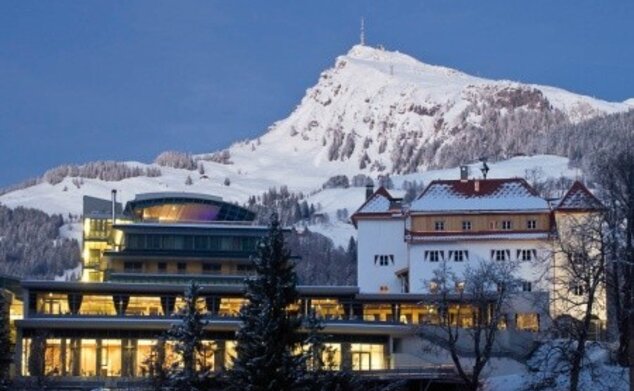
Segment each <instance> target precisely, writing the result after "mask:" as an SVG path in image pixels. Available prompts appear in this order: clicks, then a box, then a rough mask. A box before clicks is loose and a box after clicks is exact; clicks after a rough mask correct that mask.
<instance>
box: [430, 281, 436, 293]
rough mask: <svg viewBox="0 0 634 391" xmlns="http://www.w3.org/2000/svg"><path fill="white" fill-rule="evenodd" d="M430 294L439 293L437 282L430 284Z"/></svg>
mask: <svg viewBox="0 0 634 391" xmlns="http://www.w3.org/2000/svg"><path fill="white" fill-rule="evenodd" d="M429 292H431V293H438V283H437V282H434V281H432V282H430V283H429Z"/></svg>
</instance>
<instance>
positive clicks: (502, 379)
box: [484, 340, 629, 391]
mask: <svg viewBox="0 0 634 391" xmlns="http://www.w3.org/2000/svg"><path fill="white" fill-rule="evenodd" d="M561 346H562V341H557V340H555V341H552V342H551V343H548V344H545V345H543V346H542V347H540V348H539V349H538V350H537V351H536V352H535V354H534V355H533V356H532V357H531V359H530V360H529V361H528V363H527V365H525V366H524V365H520V366H517V365H515V366H514V369H515V370H512V371H509V370H508V369H509V368H510V367H508V366H507V364H508V363H505V364H504V365H502V366H499V365H496V363H495V361H494V362H492V366H491V368H492V370H491V372H490V375H489V377H488V378H487V379H486V380H485V383H484V384H485V387H484V390H485V391H507V390H517V391H522V390H526V391H529V390H543V391H567V390H568V387H569V386H570V381H569V369H568V367H567V365H566V364H565V363H563V362H562V361H561V360H560V359H561V356H560V354H558V352H559V351H560V350H559V348H561ZM587 349H588V351H587V360H585V362H584V365H583V369H582V371H581V375H580V377H579V390H580V391H586V390H597V391H598V390H601V391H627V390H629V369H628V368H622V367H619V366H618V365H616V363H614V362H613V361H612V360H611V358H610V351H609V349H608V346H605V345H601V344H597V343H589V344H588V348H587ZM517 364H519V363H517ZM498 368H499V369H498ZM500 369H503V370H500ZM531 387H534V388H531Z"/></svg>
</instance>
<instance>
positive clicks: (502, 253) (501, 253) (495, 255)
mask: <svg viewBox="0 0 634 391" xmlns="http://www.w3.org/2000/svg"><path fill="white" fill-rule="evenodd" d="M491 259H492V260H494V261H506V260H510V259H511V250H491Z"/></svg>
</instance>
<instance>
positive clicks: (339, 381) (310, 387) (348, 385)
mask: <svg viewBox="0 0 634 391" xmlns="http://www.w3.org/2000/svg"><path fill="white" fill-rule="evenodd" d="M305 327H306V330H307V331H308V335H307V337H306V339H305V340H304V346H306V347H307V350H306V351H305V353H304V354H305V360H306V364H307V365H306V369H307V371H308V372H307V376H306V378H307V379H308V382H307V384H306V386H305V390H307V391H324V390H329V391H330V390H333V391H344V390H345V391H356V390H359V391H360V390H363V389H365V385H364V383H363V381H362V380H361V379H360V378H359V376H357V375H355V374H354V373H353V372H351V371H350V370H348V369H345V368H338V367H337V364H336V363H335V350H334V349H332V348H330V347H328V346H327V345H326V342H327V340H328V339H329V338H330V337H329V336H328V335H326V334H324V333H323V329H324V325H323V323H322V322H321V319H319V318H318V317H317V316H316V314H315V312H314V311H311V313H310V315H309V316H308V317H307V318H306V322H305Z"/></svg>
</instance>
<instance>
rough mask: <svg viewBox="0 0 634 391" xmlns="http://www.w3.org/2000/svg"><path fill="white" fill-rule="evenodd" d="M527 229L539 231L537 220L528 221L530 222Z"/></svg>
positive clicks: (527, 223)
mask: <svg viewBox="0 0 634 391" xmlns="http://www.w3.org/2000/svg"><path fill="white" fill-rule="evenodd" d="M526 228H528V229H537V220H528V221H526Z"/></svg>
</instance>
